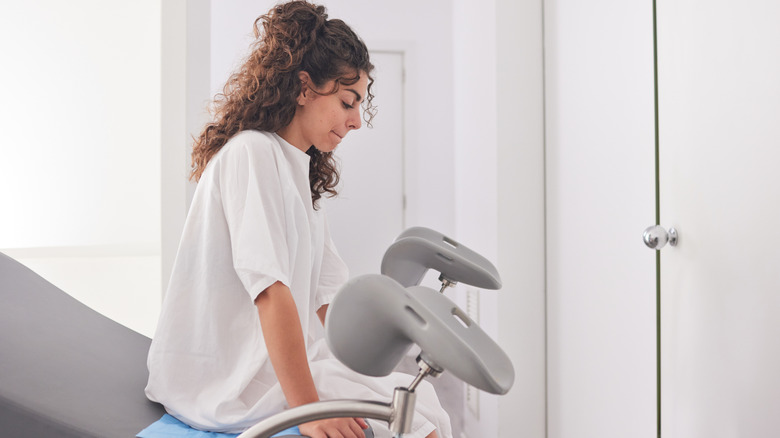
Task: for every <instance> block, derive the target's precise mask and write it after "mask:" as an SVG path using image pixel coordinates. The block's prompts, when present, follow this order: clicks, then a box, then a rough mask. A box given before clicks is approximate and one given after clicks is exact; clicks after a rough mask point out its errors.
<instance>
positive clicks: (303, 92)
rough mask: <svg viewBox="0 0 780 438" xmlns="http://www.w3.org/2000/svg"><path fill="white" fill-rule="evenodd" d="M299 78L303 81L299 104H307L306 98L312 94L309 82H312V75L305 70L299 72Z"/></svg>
mask: <svg viewBox="0 0 780 438" xmlns="http://www.w3.org/2000/svg"><path fill="white" fill-rule="evenodd" d="M298 79H299V80H300V81H301V93H300V94H299V95H298V105H301V106H302V105H304V104H306V98H307V97H308V95H309V94H310V91H311V90H309V84H310V83H311V76H309V74H308V73H306V72H305V71H302V72H300V73H298Z"/></svg>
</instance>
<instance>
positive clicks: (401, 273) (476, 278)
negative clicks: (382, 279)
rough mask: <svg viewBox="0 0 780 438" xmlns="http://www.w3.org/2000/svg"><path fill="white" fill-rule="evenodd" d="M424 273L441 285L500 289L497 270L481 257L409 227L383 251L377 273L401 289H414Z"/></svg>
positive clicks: (426, 230) (432, 233)
mask: <svg viewBox="0 0 780 438" xmlns="http://www.w3.org/2000/svg"><path fill="white" fill-rule="evenodd" d="M428 269H433V270H434V271H437V272H439V273H440V274H441V278H440V279H441V280H442V282H445V281H446V282H447V283H448V284H454V283H465V284H469V285H472V286H475V287H479V288H483V289H500V288H501V277H500V276H499V275H498V270H497V269H496V267H495V266H493V264H492V263H490V261H489V260H488V259H486V258H485V257H482V256H481V255H479V254H477V253H476V252H474V251H472V250H471V249H469V248H468V247H466V246H465V245H463V244H461V243H459V242H457V241H455V240H454V239H451V238H449V237H447V236H445V235H444V234H441V233H439V232H438V231H434V230H431V229H429V228H424V227H413V228H409V229H408V230H406V231H404V232H403V233H401V234H400V235H399V236H398V237H397V238H396V240H395V242H393V244H392V245H390V247H389V248H388V249H387V251H385V255H384V258H383V259H382V268H381V272H382V274H384V275H387V276H389V277H391V278H393V279H395V280H396V281H398V282H399V283H401V285H403V286H404V287H409V286H417V285H419V284H420V282H421V281H422V279H423V277H424V276H425V273H426V272H427V271H428Z"/></svg>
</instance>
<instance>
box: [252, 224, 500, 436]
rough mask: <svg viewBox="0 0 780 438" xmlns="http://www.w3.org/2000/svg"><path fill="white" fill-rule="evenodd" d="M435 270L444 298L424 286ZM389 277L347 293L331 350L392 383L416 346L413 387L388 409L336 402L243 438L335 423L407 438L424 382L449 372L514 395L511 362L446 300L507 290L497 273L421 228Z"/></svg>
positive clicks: (399, 243) (406, 237)
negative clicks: (457, 292)
mask: <svg viewBox="0 0 780 438" xmlns="http://www.w3.org/2000/svg"><path fill="white" fill-rule="evenodd" d="M428 269H435V270H437V271H439V272H440V273H441V275H440V280H441V281H442V283H443V284H442V289H441V291H439V292H436V291H435V290H433V289H430V288H427V287H423V286H418V284H419V283H420V281H421V280H422V278H423V277H424V275H425V272H426V271H427V270H428ZM382 273H383V274H385V275H375V274H369V275H364V276H360V277H357V278H354V279H352V280H350V281H349V282H348V283H347V284H345V285H344V286H343V287H342V288H341V290H340V291H339V293H338V295H337V296H336V298H335V299H334V300H333V302H332V303H331V305H330V307H329V310H328V316H327V319H326V323H325V329H326V335H327V341H328V345H329V347H330V349H331V351H332V352H333V354H334V356H336V358H337V359H339V360H340V361H341V362H343V363H344V364H345V365H347V366H348V367H349V368H351V369H353V370H354V371H357V372H359V373H362V374H366V375H369V376H385V375H387V374H389V373H390V372H392V371H393V369H394V368H395V367H396V366H397V365H398V364H399V362H400V361H401V360H402V359H403V357H404V356H405V354H406V353H407V351H409V349H410V348H411V347H412V346H413V345H415V344H416V345H417V346H419V347H420V350H421V351H420V354H419V356H418V358H417V363H418V365H419V367H420V371H419V373H418V375H417V376H416V377H415V378H414V380H413V381H412V382H411V384H410V385H409V386H408V387H405V388H404V387H400V388H396V389H395V392H394V395H393V400H392V401H391V402H389V403H381V402H376V401H355V400H331V401H322V402H317V403H312V404H309V405H305V406H300V407H297V408H294V409H290V410H287V411H285V412H282V413H280V414H277V415H275V416H273V417H271V418H268V419H266V420H264V421H261V422H260V423H258V424H256V425H255V426H253V427H252V428H250V429H249V430H247V431H246V432H244V433H243V434H241V435H239V438H268V437H270V436H271V435H273V434H274V433H276V432H277V431H279V430H283V429H285V428H287V427H290V426H293V425H297V424H301V423H304V422H308V421H314V420H320V419H325V418H334V417H367V418H372V419H376V420H381V421H385V422H387V423H388V425H389V428H390V430H391V431H392V432H393V433H394V434H395V436H396V437H400V436H402V435H403V434H404V433H408V432H409V430H410V427H411V420H412V417H413V415H414V404H415V393H414V390H415V388H416V387H417V386H418V385H419V383H420V382H421V381H422V380H423V379H424V378H425V377H427V376H434V377H435V376H437V375H439V374H441V373H442V372H444V371H445V370H448V371H450V372H451V373H452V374H454V375H455V376H456V377H458V378H460V379H461V380H463V381H465V382H466V383H468V384H470V385H472V386H474V387H476V388H479V389H482V390H484V391H487V392H490V393H493V394H505V393H506V392H507V391H509V389H510V388H511V387H512V384H513V382H514V368H513V367H512V363H511V361H510V360H509V357H508V356H507V355H506V353H504V351H503V350H501V348H500V347H499V346H498V345H497V344H496V343H495V342H494V341H493V340H492V339H491V338H490V337H489V336H488V335H487V334H486V333H485V332H484V331H482V329H481V328H480V327H479V326H478V325H477V324H476V323H475V322H474V321H472V320H471V319H470V318H469V317H468V316H467V315H466V313H465V312H463V311H462V310H461V309H460V308H458V306H456V305H455V304H454V303H453V302H452V301H450V300H449V299H448V298H447V297H445V296H444V295H443V294H441V292H443V291H444V289H445V288H446V287H448V286H450V285H452V284H455V283H456V282H464V283H467V284H471V285H476V286H478V287H483V288H491V289H497V288H499V287H501V280H500V277H499V276H498V272H497V270H496V269H495V267H494V266H493V265H492V264H491V263H490V262H489V261H487V259H485V258H484V257H482V256H480V255H479V254H476V253H475V252H473V251H471V250H470V249H468V248H466V247H465V246H463V245H461V244H459V243H458V242H455V241H454V240H452V239H449V238H447V237H446V236H443V235H442V234H440V233H437V232H435V231H433V230H429V229H426V228H419V227H418V228H412V229H409V230H407V231H406V232H404V233H402V234H401V235H400V236H399V237H398V238H397V239H396V241H395V242H394V243H393V245H391V246H390V248H389V249H388V251H387V252H386V253H385V257H384V260H383V262H382ZM391 277H392V278H391ZM355 327H360V330H355Z"/></svg>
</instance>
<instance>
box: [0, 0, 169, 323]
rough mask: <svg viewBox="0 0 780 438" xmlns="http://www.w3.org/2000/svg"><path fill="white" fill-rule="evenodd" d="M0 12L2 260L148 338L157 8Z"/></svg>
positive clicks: (155, 285) (153, 281)
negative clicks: (33, 272)
mask: <svg viewBox="0 0 780 438" xmlns="http://www.w3.org/2000/svg"><path fill="white" fill-rule="evenodd" d="M2 9H3V10H2V14H0V53H3V68H2V69H0V83H2V84H3V89H4V92H3V105H2V106H0V129H1V130H2V132H3V139H2V141H1V142H0V148H2V157H3V158H2V160H0V205H2V209H3V210H2V214H0V250H2V251H3V252H6V253H7V254H9V255H11V256H13V257H16V258H17V259H20V260H21V261H22V262H23V263H25V264H27V265H28V266H30V267H32V268H33V269H34V270H36V271H38V272H39V273H41V274H43V275H44V277H46V278H48V279H49V280H50V281H52V282H53V283H54V284H56V285H58V286H60V287H62V288H63V289H66V290H67V291H68V292H69V293H71V294H72V295H74V296H76V297H77V298H79V299H81V300H82V301H84V302H85V303H86V304H88V305H90V306H91V307H93V308H96V309H98V310H100V311H101V312H103V313H105V314H107V315H108V316H110V317H112V318H114V319H117V320H118V321H120V322H122V323H124V324H126V325H128V326H131V327H132V328H134V329H136V330H138V331H142V332H144V333H150V331H151V330H152V329H153V327H154V323H155V318H156V311H155V309H157V308H159V282H160V269H159V261H160V252H159V241H160V238H159V235H160V223H159V216H160V189H159V185H160V178H159V173H160V159H159V151H160V139H159V131H160V103H159V102H160V81H159V73H160V24H159V21H160V2H159V0H146V1H141V2H102V1H88V0H79V1H73V2H67V3H63V2H59V1H53V0H51V1H47V0H36V1H26V2H13V3H11V4H7V5H6V4H4V5H3V8H2ZM128 308H130V309H135V310H138V311H137V312H126V311H125V310H126V309H128ZM143 309H151V310H150V311H149V312H144V311H143Z"/></svg>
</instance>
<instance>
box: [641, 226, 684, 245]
mask: <svg viewBox="0 0 780 438" xmlns="http://www.w3.org/2000/svg"><path fill="white" fill-rule="evenodd" d="M642 240H644V242H645V245H647V247H648V248H650V249H655V250H660V249H661V248H663V247H664V246H666V244H667V243H669V245H671V246H677V230H676V229H674V228H669V232H666V230H665V229H664V227H662V226H660V225H653V226H651V227H647V229H645V232H644V233H642Z"/></svg>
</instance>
